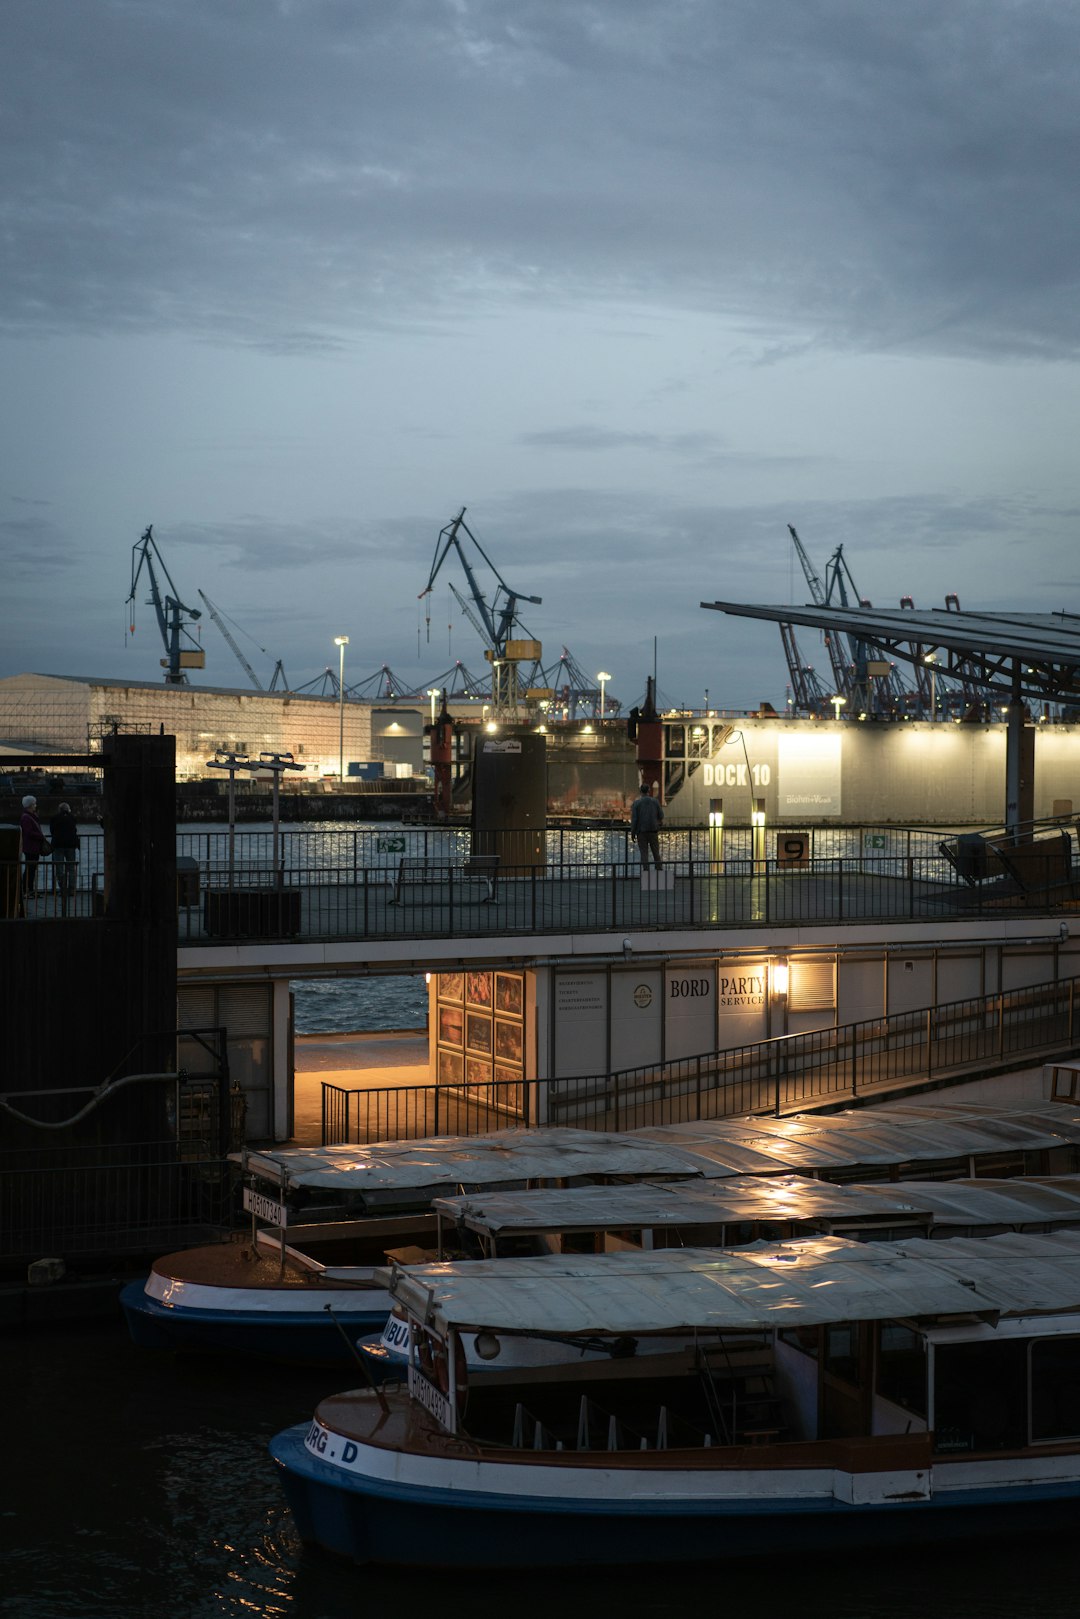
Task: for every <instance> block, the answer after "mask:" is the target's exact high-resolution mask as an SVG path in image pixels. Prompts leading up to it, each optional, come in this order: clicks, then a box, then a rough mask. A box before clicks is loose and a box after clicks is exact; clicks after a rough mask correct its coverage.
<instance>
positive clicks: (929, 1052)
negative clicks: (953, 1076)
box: [926, 1006, 934, 1079]
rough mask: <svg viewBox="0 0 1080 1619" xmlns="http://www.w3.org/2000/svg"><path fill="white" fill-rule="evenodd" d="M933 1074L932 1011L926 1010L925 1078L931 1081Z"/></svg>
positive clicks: (929, 1007) (929, 1008)
mask: <svg viewBox="0 0 1080 1619" xmlns="http://www.w3.org/2000/svg"><path fill="white" fill-rule="evenodd" d="M933 1074H934V1009H933V1007H932V1006H928V1007H927V1008H926V1077H927V1079H932V1078H933Z"/></svg>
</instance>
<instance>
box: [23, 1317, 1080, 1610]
mask: <svg viewBox="0 0 1080 1619" xmlns="http://www.w3.org/2000/svg"><path fill="white" fill-rule="evenodd" d="M0 1360H2V1363H3V1371H4V1374H5V1378H4V1386H5V1389H6V1390H7V1392H8V1395H9V1398H8V1399H7V1400H6V1402H5V1404H6V1407H7V1409H6V1421H5V1430H4V1431H5V1439H6V1441H7V1444H6V1447H5V1451H6V1454H5V1467H4V1481H5V1490H4V1500H3V1506H2V1508H0V1568H2V1571H3V1572H2V1575H0V1612H2V1613H3V1615H4V1619H156V1616H158V1615H167V1616H170V1619H223V1616H224V1619H230V1616H235V1619H241V1616H243V1619H360V1616H363V1615H373V1616H374V1615H377V1614H380V1613H381V1614H384V1615H389V1614H391V1613H398V1612H401V1611H403V1610H407V1611H408V1613H409V1614H410V1615H427V1614H431V1615H436V1614H439V1613H441V1612H443V1611H444V1610H445V1611H449V1612H450V1614H451V1615H456V1613H457V1612H459V1611H460V1610H461V1609H462V1608H463V1607H464V1605H465V1604H466V1603H468V1604H470V1605H475V1604H476V1603H478V1602H481V1603H482V1604H483V1610H482V1611H483V1612H484V1613H485V1614H490V1615H491V1616H492V1619H502V1616H503V1615H513V1619H552V1614H553V1612H556V1611H557V1612H558V1614H559V1615H560V1619H577V1616H578V1615H581V1616H582V1619H585V1616H586V1615H587V1616H588V1619H595V1616H596V1615H597V1614H605V1615H606V1614H614V1615H617V1616H619V1619H638V1616H641V1619H645V1616H647V1615H648V1616H657V1619H668V1616H671V1619H688V1616H689V1615H692V1614H694V1613H700V1614H701V1615H702V1619H713V1616H715V1615H716V1614H717V1613H718V1612H720V1611H721V1609H722V1611H723V1613H730V1614H734V1615H739V1616H745V1619H757V1616H764V1615H767V1614H771V1613H772V1612H774V1611H781V1612H783V1611H785V1610H788V1611H792V1612H797V1613H798V1614H799V1615H800V1616H801V1619H911V1616H913V1615H918V1616H919V1619H967V1616H971V1619H976V1616H978V1619H999V1616H1000V1619H1066V1616H1069V1619H1071V1616H1072V1615H1073V1614H1074V1613H1075V1612H1076V1597H1075V1573H1074V1557H1073V1552H1072V1548H1071V1546H1069V1545H1060V1544H1059V1543H1057V1542H1055V1541H1047V1542H1030V1543H1027V1544H1020V1543H1018V1544H1008V1543H996V1544H991V1545H987V1546H985V1547H979V1548H976V1549H974V1550H973V1549H971V1548H969V1547H955V1548H950V1549H949V1550H947V1551H944V1552H937V1553H934V1554H932V1555H931V1554H927V1553H922V1552H919V1551H917V1550H912V1551H906V1552H904V1553H902V1554H900V1553H896V1554H881V1553H879V1554H875V1555H873V1556H861V1557H853V1558H845V1559H843V1560H841V1559H838V1558H833V1559H830V1560H829V1561H827V1562H826V1561H825V1560H821V1561H817V1562H815V1561H813V1560H808V1559H799V1560H798V1561H797V1562H794V1561H793V1562H792V1563H790V1564H789V1563H785V1562H784V1561H783V1560H782V1559H773V1560H769V1561H768V1563H767V1564H763V1563H762V1562H761V1561H760V1560H759V1561H757V1562H754V1563H747V1564H732V1565H728V1566H727V1567H725V1568H724V1569H723V1570H722V1571H717V1570H715V1569H714V1570H705V1571H694V1572H690V1573H685V1572H681V1571H660V1570H656V1571H653V1570H649V1569H645V1570H635V1571H629V1570H627V1571H615V1572H610V1571H607V1572H597V1573H588V1572H583V1573H574V1574H560V1573H556V1572H553V1573H551V1574H549V1575H545V1574H544V1573H543V1571H540V1572H535V1571H534V1572H530V1573H526V1574H520V1575H514V1574H508V1573H500V1574H494V1575H488V1574H446V1575H443V1574H430V1573H415V1572H411V1571H400V1572H394V1571H389V1570H361V1569H357V1568H354V1567H352V1566H351V1565H348V1564H343V1563H340V1562H338V1561H336V1560H334V1559H331V1558H329V1557H327V1556H325V1555H324V1554H322V1553H319V1552H316V1551H311V1550H307V1549H305V1548H303V1547H301V1545H300V1544H299V1541H298V1540H297V1537H296V1535H295V1533H294V1530H293V1526H292V1520H291V1518H290V1516H289V1513H288V1511H287V1509H286V1507H285V1505H284V1499H283V1497H282V1495H281V1491H280V1487H279V1485H278V1481H277V1476H276V1470H275V1468H274V1464H273V1463H272V1462H271V1461H270V1458H269V1456H268V1453H267V1443H268V1441H269V1439H270V1437H271V1436H272V1435H273V1434H274V1433H275V1432H277V1431H278V1430H279V1429H280V1428H282V1427H285V1426H288V1425H290V1424H292V1423H294V1422H297V1421H302V1420H304V1419H305V1418H306V1417H308V1416H309V1415H310V1414H311V1412H312V1410H313V1409H314V1406H315V1404H316V1403H317V1401H318V1399H319V1398H320V1397H321V1396H322V1395H323V1394H325V1393H328V1392H330V1390H331V1389H333V1388H335V1387H341V1386H344V1385H345V1384H346V1383H347V1382H348V1381H349V1379H348V1377H347V1374H345V1375H343V1374H341V1373H340V1372H339V1373H336V1374H335V1373H334V1372H323V1373H314V1372H309V1371H303V1370H299V1369H289V1368H270V1367H263V1368H259V1367H250V1366H244V1367H241V1366H240V1365H237V1364H232V1363H228V1364H226V1363H220V1362H210V1361H203V1362H200V1361H196V1360H184V1359H180V1358H173V1357H170V1356H165V1357H159V1356H156V1355H153V1354H150V1353H147V1352H145V1351H140V1350H137V1349H136V1348H135V1347H134V1345H132V1344H131V1343H130V1341H129V1339H128V1337H127V1334H126V1331H125V1329H124V1327H123V1326H122V1324H120V1323H117V1324H115V1325H113V1324H107V1325H102V1326H98V1327H86V1328H81V1329H76V1330H72V1329H67V1328H65V1329H55V1330H53V1331H50V1332H37V1333H34V1334H30V1335H27V1336H25V1337H15V1338H11V1337H8V1338H6V1339H4V1340H3V1341H2V1348H0ZM12 1390H17V1391H18V1397H17V1398H15V1399H11V1398H10V1395H11V1391H12ZM496 1532H497V1529H496V1528H495V1526H494V1525H493V1533H496ZM779 1550H782V1548H781V1547H778V1551H779Z"/></svg>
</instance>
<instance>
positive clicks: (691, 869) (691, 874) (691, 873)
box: [686, 854, 700, 1077]
mask: <svg viewBox="0 0 1080 1619" xmlns="http://www.w3.org/2000/svg"><path fill="white" fill-rule="evenodd" d="M686 867H687V871H688V873H689V877H688V879H687V880H688V882H689V884H690V922H691V925H693V922H694V915H695V911H694V857H693V855H692V854H691V856H690V858H689V860H688V861H687V863H686ZM699 1077H700V1074H699Z"/></svg>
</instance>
